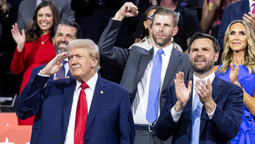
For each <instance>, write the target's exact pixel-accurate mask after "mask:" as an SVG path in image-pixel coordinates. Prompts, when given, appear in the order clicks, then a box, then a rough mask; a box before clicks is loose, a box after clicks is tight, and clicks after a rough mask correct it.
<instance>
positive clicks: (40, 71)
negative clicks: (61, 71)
mask: <svg viewBox="0 0 255 144" xmlns="http://www.w3.org/2000/svg"><path fill="white" fill-rule="evenodd" d="M41 71H42V70H40V71H39V73H38V75H39V76H42V77H49V76H46V75H42V74H41Z"/></svg>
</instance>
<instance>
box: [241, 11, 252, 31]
mask: <svg viewBox="0 0 255 144" xmlns="http://www.w3.org/2000/svg"><path fill="white" fill-rule="evenodd" d="M248 14H249V15H248ZM248 14H244V16H243V20H245V21H246V22H248V23H249V24H250V25H251V27H252V28H253V30H255V15H254V14H253V13H251V12H248Z"/></svg>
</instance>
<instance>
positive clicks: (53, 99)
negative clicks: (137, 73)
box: [17, 75, 134, 144]
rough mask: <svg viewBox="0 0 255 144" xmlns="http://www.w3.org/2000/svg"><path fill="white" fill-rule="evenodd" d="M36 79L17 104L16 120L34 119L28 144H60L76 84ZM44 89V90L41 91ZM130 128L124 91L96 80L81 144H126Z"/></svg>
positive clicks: (66, 124) (131, 118)
mask: <svg viewBox="0 0 255 144" xmlns="http://www.w3.org/2000/svg"><path fill="white" fill-rule="evenodd" d="M47 81H48V78H46V77H41V76H38V75H37V76H36V77H35V78H34V79H33V80H32V81H30V82H29V83H28V84H27V85H26V87H25V88H24V90H23V91H22V93H21V95H20V97H19V98H18V100H17V116H18V117H19V118H20V119H26V118H28V117H30V116H32V115H35V122H34V124H33V128H32V136H31V144H46V143H48V144H50V143H52V144H53V143H54V144H58V143H64V141H65V137H66V132H67V128H68V124H69V117H70V113H71V107H72V101H73V95H74V90H75V85H76V80H75V79H73V78H69V79H60V80H54V81H50V82H48V83H47V85H46V86H45V87H44V85H45V83H46V82H47ZM43 87H44V88H43ZM133 142H134V124H133V117H132V113H131V108H130V102H129V96H128V92H127V90H126V89H124V88H123V87H121V86H120V85H118V84H116V83H113V82H110V81H107V80H105V79H103V78H101V77H100V76H98V80H97V83H96V87H95V91H94V95H93V99H92V102H91V107H90V111H89V115H88V119H87V124H86V130H85V136H84V143H86V144H117V143H121V144H130V143H133Z"/></svg>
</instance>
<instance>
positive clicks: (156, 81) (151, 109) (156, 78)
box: [146, 49, 164, 124]
mask: <svg viewBox="0 0 255 144" xmlns="http://www.w3.org/2000/svg"><path fill="white" fill-rule="evenodd" d="M163 53H164V51H163V50H162V49H159V50H158V52H157V54H156V55H155V57H154V61H153V66H152V70H151V80H150V87H149V97H148V105H147V112H146V119H147V120H148V121H149V122H150V123H151V124H152V123H153V122H154V121H155V120H156V119H157V117H158V101H159V90H160V79H161V78H160V77H161V69H162V57H161V55H162V54H163Z"/></svg>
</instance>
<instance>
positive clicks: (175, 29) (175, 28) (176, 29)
mask: <svg viewBox="0 0 255 144" xmlns="http://www.w3.org/2000/svg"><path fill="white" fill-rule="evenodd" d="M178 30H179V28H178V26H176V27H174V31H173V36H175V35H176V34H177V32H178Z"/></svg>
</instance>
